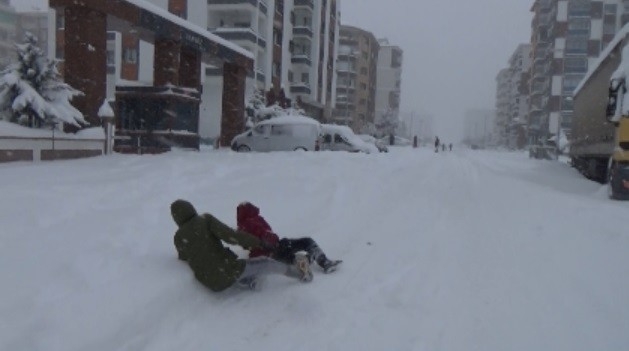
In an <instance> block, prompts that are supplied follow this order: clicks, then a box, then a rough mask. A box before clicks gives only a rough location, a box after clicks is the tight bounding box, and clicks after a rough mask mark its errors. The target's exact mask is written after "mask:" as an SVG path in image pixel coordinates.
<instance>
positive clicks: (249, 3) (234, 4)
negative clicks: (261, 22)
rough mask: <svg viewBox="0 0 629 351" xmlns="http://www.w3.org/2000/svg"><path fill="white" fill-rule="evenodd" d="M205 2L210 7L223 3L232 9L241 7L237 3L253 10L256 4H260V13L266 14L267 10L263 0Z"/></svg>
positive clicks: (214, 0)
mask: <svg viewBox="0 0 629 351" xmlns="http://www.w3.org/2000/svg"><path fill="white" fill-rule="evenodd" d="M207 4H208V6H209V7H210V8H212V6H213V5H224V6H223V7H228V8H232V9H238V8H239V7H241V6H239V5H242V6H246V7H253V10H254V11H255V9H256V8H257V7H258V4H260V13H262V14H264V15H266V14H267V12H268V8H267V4H266V1H265V0H207ZM225 5H227V6H225ZM230 5H231V6H230Z"/></svg>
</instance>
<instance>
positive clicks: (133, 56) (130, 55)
mask: <svg viewBox="0 0 629 351" xmlns="http://www.w3.org/2000/svg"><path fill="white" fill-rule="evenodd" d="M122 57H123V60H124V62H126V63H138V49H136V48H124V50H123V52H122Z"/></svg>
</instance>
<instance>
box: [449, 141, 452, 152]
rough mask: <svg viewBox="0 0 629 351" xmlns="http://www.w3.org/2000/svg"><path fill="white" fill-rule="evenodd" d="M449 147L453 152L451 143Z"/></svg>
mask: <svg viewBox="0 0 629 351" xmlns="http://www.w3.org/2000/svg"><path fill="white" fill-rule="evenodd" d="M449 146H450V151H452V143H450V145H449Z"/></svg>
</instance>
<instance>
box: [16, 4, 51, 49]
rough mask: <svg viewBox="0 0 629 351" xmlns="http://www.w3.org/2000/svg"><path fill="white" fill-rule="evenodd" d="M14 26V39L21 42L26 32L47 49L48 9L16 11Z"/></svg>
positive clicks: (42, 47) (41, 46)
mask: <svg viewBox="0 0 629 351" xmlns="http://www.w3.org/2000/svg"><path fill="white" fill-rule="evenodd" d="M16 20H17V21H16V26H15V33H16V35H15V40H16V41H17V42H22V41H23V40H24V37H25V35H26V32H29V33H31V34H33V35H34V36H35V37H36V38H37V43H38V45H39V47H40V48H41V49H42V50H44V52H46V53H47V51H48V11H28V12H18V13H17V18H16Z"/></svg>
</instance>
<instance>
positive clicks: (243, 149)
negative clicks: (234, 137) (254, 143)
mask: <svg viewBox="0 0 629 351" xmlns="http://www.w3.org/2000/svg"><path fill="white" fill-rule="evenodd" d="M249 151H251V148H250V147H249V146H247V145H240V146H239V147H238V152H249Z"/></svg>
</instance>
